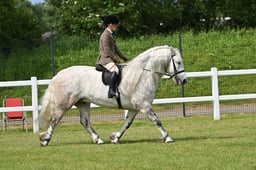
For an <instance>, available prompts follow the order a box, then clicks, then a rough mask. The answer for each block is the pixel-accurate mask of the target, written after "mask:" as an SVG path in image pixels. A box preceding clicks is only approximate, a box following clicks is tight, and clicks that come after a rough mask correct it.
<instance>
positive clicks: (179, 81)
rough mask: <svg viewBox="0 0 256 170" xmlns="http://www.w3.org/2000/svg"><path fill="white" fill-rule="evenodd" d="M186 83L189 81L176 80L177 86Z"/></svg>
mask: <svg viewBox="0 0 256 170" xmlns="http://www.w3.org/2000/svg"><path fill="white" fill-rule="evenodd" d="M186 83H187V79H184V80H178V79H175V84H176V85H184V84H186Z"/></svg>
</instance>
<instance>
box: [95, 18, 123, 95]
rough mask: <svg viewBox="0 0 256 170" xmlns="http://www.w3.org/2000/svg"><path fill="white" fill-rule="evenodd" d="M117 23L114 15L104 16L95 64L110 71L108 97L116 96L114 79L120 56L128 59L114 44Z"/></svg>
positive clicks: (117, 70) (117, 71)
mask: <svg viewBox="0 0 256 170" xmlns="http://www.w3.org/2000/svg"><path fill="white" fill-rule="evenodd" d="M118 24H119V21H118V18H117V17H116V16H115V15H107V16H105V17H104V20H103V25H104V27H105V30H104V32H103V33H102V34H101V36H100V41H99V45H100V49H99V50H100V54H99V57H98V59H97V64H100V65H102V66H104V67H105V68H106V69H107V70H109V71H110V72H111V76H110V83H109V84H110V85H109V92H108V98H112V97H114V96H117V85H116V79H117V75H118V73H119V69H118V67H117V64H119V63H120V58H121V59H123V60H124V61H128V59H127V58H126V57H125V56H124V55H123V54H122V53H121V51H120V50H119V49H118V47H117V45H116V40H115V37H114V32H115V31H116V29H117V26H118Z"/></svg>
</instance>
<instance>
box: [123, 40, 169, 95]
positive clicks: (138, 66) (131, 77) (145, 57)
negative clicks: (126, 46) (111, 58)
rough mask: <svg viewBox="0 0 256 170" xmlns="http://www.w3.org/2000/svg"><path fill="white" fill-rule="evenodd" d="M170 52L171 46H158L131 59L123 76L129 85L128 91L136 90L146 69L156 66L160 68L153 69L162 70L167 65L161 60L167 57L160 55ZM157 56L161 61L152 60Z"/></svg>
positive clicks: (125, 82) (124, 81)
mask: <svg viewBox="0 0 256 170" xmlns="http://www.w3.org/2000/svg"><path fill="white" fill-rule="evenodd" d="M159 50H161V51H159ZM170 53H171V47H169V46H167V45H165V46H156V47H152V48H150V49H148V50H146V51H144V52H142V53H141V54H139V55H138V56H137V57H135V58H134V59H133V60H131V61H130V62H129V63H128V65H127V67H126V73H125V77H123V79H122V81H123V83H124V84H126V86H127V89H126V90H127V91H128V92H132V91H134V90H135V88H136V86H137V84H138V82H139V81H140V78H141V76H142V73H143V71H145V70H144V69H150V70H152V69H153V67H154V68H157V69H158V70H153V71H156V72H161V71H162V70H163V69H164V68H162V67H166V66H163V65H162V64H161V63H160V61H161V60H165V59H167V57H164V58H160V56H163V55H164V56H167V55H169V56H170ZM156 58H157V61H159V62H158V63H156V62H155V60H152V59H156ZM152 61H154V63H153V62H152ZM165 63H167V62H165ZM156 65H157V66H156Z"/></svg>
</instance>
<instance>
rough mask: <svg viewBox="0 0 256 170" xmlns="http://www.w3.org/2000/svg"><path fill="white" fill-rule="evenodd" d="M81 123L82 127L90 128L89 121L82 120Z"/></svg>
mask: <svg viewBox="0 0 256 170" xmlns="http://www.w3.org/2000/svg"><path fill="white" fill-rule="evenodd" d="M80 123H81V125H82V126H84V127H85V128H87V127H88V126H89V122H88V120H87V119H80Z"/></svg>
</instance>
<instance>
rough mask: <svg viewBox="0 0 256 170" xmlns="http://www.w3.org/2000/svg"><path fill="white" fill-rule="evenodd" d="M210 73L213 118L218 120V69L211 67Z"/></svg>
mask: <svg viewBox="0 0 256 170" xmlns="http://www.w3.org/2000/svg"><path fill="white" fill-rule="evenodd" d="M211 73H212V77H211V78H212V96H213V119H214V120H220V103H219V87H218V70H217V68H215V67H214V68H211Z"/></svg>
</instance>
